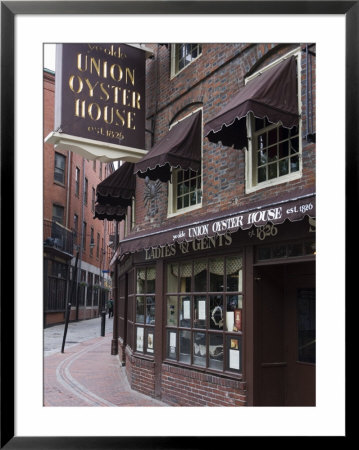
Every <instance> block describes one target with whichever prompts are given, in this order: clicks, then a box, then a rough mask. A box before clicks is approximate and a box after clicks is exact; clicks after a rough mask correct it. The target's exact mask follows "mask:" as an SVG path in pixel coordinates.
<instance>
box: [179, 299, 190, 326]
mask: <svg viewBox="0 0 359 450" xmlns="http://www.w3.org/2000/svg"><path fill="white" fill-rule="evenodd" d="M180 302H181V305H180V326H181V327H188V328H189V327H190V326H191V316H192V313H191V297H190V296H188V295H186V296H185V297H181V299H180Z"/></svg>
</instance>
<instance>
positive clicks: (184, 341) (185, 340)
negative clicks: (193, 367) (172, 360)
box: [179, 330, 191, 364]
mask: <svg viewBox="0 0 359 450" xmlns="http://www.w3.org/2000/svg"><path fill="white" fill-rule="evenodd" d="M179 360H180V361H181V362H184V363H187V364H190V363H191V332H190V331H185V330H181V331H180V335H179Z"/></svg>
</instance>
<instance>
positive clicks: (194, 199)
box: [168, 116, 203, 215]
mask: <svg viewBox="0 0 359 450" xmlns="http://www.w3.org/2000/svg"><path fill="white" fill-rule="evenodd" d="M187 117H188V116H186V117H184V118H183V119H182V120H184V119H186V118H187ZM173 126H174V127H175V126H177V124H176V125H173ZM202 129H203V125H202V121H200V132H199V133H200V139H199V140H198V146H199V147H200V148H199V150H198V158H200V159H201V160H202V142H203V139H202ZM196 145H197V144H196ZM201 165H202V164H201ZM201 165H200V167H199V169H198V170H197V171H195V170H192V169H187V170H185V169H181V168H173V169H172V178H171V182H170V183H169V185H168V215H172V214H180V213H186V212H188V211H191V210H193V209H197V208H200V207H201V206H202V170H201Z"/></svg>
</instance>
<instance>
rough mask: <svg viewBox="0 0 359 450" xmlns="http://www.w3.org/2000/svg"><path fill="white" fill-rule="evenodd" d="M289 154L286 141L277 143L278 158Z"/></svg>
mask: <svg viewBox="0 0 359 450" xmlns="http://www.w3.org/2000/svg"><path fill="white" fill-rule="evenodd" d="M288 154H289V149H288V141H285V142H281V143H280V144H279V158H286V157H287V156H288Z"/></svg>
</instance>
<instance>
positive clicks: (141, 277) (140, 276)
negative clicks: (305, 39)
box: [136, 269, 146, 294]
mask: <svg viewBox="0 0 359 450" xmlns="http://www.w3.org/2000/svg"><path fill="white" fill-rule="evenodd" d="M145 280H146V269H137V289H136V292H137V294H145Z"/></svg>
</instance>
